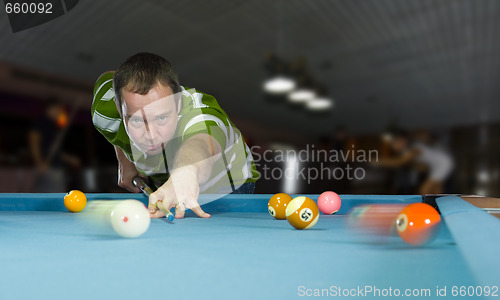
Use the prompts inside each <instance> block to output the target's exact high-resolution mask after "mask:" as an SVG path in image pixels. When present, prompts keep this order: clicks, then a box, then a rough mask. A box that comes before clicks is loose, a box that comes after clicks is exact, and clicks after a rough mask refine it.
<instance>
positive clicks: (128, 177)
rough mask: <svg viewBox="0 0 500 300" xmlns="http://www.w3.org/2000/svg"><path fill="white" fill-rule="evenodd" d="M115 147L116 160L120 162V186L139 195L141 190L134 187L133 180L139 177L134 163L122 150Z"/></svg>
mask: <svg viewBox="0 0 500 300" xmlns="http://www.w3.org/2000/svg"><path fill="white" fill-rule="evenodd" d="M114 147H115V153H116V159H117V160H118V186H120V187H121V188H124V189H126V190H128V191H130V192H133V193H139V192H140V190H139V189H138V188H137V187H135V186H134V184H133V183H132V179H133V178H134V177H135V176H138V175H139V171H137V169H136V167H135V165H134V163H133V162H131V161H129V160H128V158H127V157H126V156H125V154H123V151H122V149H120V148H119V147H117V146H114Z"/></svg>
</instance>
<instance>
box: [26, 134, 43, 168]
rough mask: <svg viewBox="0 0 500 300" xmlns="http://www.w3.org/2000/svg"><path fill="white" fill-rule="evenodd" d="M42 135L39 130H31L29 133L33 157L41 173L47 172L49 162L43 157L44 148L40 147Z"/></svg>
mask: <svg viewBox="0 0 500 300" xmlns="http://www.w3.org/2000/svg"><path fill="white" fill-rule="evenodd" d="M41 139H42V137H41V135H40V132H39V131H37V130H31V131H30V132H29V134H28V144H29V148H30V152H31V157H32V158H33V161H34V162H35V165H36V167H37V169H38V171H39V172H40V173H45V171H46V170H47V168H48V165H47V163H46V162H45V161H44V159H43V158H42V150H41V149H40V143H41V141H40V140H41Z"/></svg>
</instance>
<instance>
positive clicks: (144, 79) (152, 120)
mask: <svg viewBox="0 0 500 300" xmlns="http://www.w3.org/2000/svg"><path fill="white" fill-rule="evenodd" d="M113 88H114V91H115V101H116V104H117V107H118V110H119V111H120V114H121V115H122V117H123V120H124V121H125V126H126V129H127V133H128V135H129V137H130V139H131V140H132V141H133V142H134V143H135V144H136V145H137V146H138V147H139V148H140V149H141V150H142V151H143V152H145V153H147V154H150V155H154V154H159V153H161V150H162V146H163V145H165V144H166V143H168V142H169V141H170V140H171V139H172V138H173V136H174V134H175V130H176V127H177V117H178V113H179V110H180V103H179V100H180V91H181V88H180V84H179V80H178V78H177V74H176V73H175V71H174V69H173V68H172V65H171V64H170V63H169V62H168V61H167V60H166V59H164V58H162V57H160V56H158V55H155V54H151V53H139V54H136V55H134V56H132V57H130V58H128V59H127V60H126V61H125V62H124V63H123V64H122V65H121V66H120V67H119V68H118V70H116V72H115V74H114V76H113Z"/></svg>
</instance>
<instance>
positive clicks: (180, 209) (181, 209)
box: [175, 202, 186, 219]
mask: <svg viewBox="0 0 500 300" xmlns="http://www.w3.org/2000/svg"><path fill="white" fill-rule="evenodd" d="M185 212H186V205H185V204H184V203H182V202H178V203H177V205H175V218H176V219H182V218H184V213H185Z"/></svg>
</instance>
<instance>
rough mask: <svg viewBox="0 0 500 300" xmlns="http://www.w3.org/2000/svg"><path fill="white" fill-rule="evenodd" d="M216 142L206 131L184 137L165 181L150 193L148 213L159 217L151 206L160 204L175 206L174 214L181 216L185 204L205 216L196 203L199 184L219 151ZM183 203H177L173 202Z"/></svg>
mask: <svg viewBox="0 0 500 300" xmlns="http://www.w3.org/2000/svg"><path fill="white" fill-rule="evenodd" d="M221 151H222V150H221V147H220V145H219V143H218V142H217V141H216V140H215V139H214V138H213V137H211V136H210V135H208V134H197V135H195V136H193V137H191V138H189V139H188V140H187V141H185V142H184V143H183V144H182V146H181V147H180V149H179V151H178V152H177V156H176V158H175V163H174V169H173V170H172V172H171V173H170V178H169V179H168V181H167V182H166V183H165V184H164V185H162V186H161V187H160V188H159V189H158V190H157V191H156V192H154V193H153V194H151V196H150V198H149V200H150V211H151V212H152V217H161V216H163V214H162V213H161V211H157V210H156V209H155V207H156V205H157V202H158V201H161V203H158V205H163V207H165V208H166V209H170V208H171V207H173V206H176V213H175V217H176V218H183V217H184V211H185V208H188V209H191V210H192V211H193V212H194V213H196V215H198V216H199V217H202V218H209V217H210V215H209V214H207V213H205V212H204V211H203V210H202V209H201V208H200V206H199V205H198V196H199V189H200V184H203V183H205V182H206V181H207V180H209V179H210V174H211V173H212V168H213V165H214V162H215V161H216V160H217V158H218V157H219V155H220V153H221ZM179 203H181V204H183V205H177V204H179Z"/></svg>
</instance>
